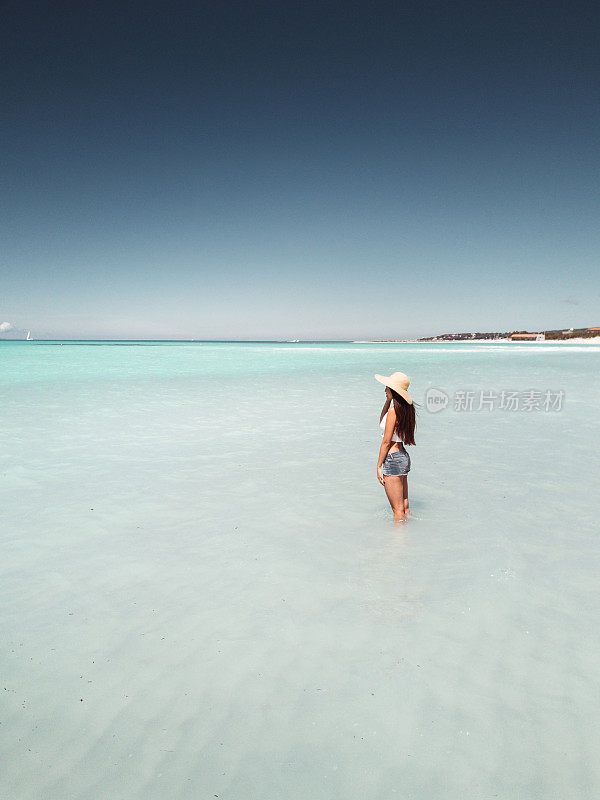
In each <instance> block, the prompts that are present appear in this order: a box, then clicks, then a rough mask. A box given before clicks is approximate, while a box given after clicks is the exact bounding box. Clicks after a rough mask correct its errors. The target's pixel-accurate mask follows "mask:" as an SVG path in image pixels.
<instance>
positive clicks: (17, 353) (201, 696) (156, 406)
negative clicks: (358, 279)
mask: <svg viewBox="0 0 600 800" xmlns="http://www.w3.org/2000/svg"><path fill="white" fill-rule="evenodd" d="M397 370H401V371H403V372H406V373H407V374H408V375H410V377H411V391H412V393H413V396H414V398H415V400H416V401H417V402H418V403H419V404H420V408H419V416H418V426H417V446H416V447H414V448H410V454H411V459H412V471H411V473H410V476H409V491H410V500H411V510H412V518H410V519H409V520H408V521H407V522H406V523H404V524H402V525H394V523H393V522H392V516H391V512H390V509H389V506H388V503H387V500H386V497H385V494H384V491H383V489H382V488H381V486H380V485H379V484H378V482H377V478H376V469H375V468H376V461H377V453H378V448H379V444H380V441H381V439H380V430H379V426H378V422H379V413H380V410H381V406H382V403H383V400H384V393H383V387H381V386H380V384H378V383H376V382H375V380H374V379H373V374H374V373H375V372H378V373H383V374H389V373H391V372H393V371H397ZM432 390H436V391H433V392H432ZM503 392H504V395H503V394H502V393H503ZM0 397H1V403H2V407H1V410H2V414H1V423H0V424H1V428H2V439H1V441H2V447H1V449H0V491H1V493H2V497H1V505H0V516H1V521H2V524H1V532H0V553H1V559H0V570H1V584H0V585H1V589H2V603H1V605H0V626H1V631H2V647H1V656H0V675H1V678H2V680H1V683H0V697H1V714H0V762H1V765H2V766H1V770H0V797H2V798H3V800H4V799H5V798H6V800H69V799H70V798H73V799H74V798H76V799H77V800H84V799H85V800H134V799H135V800H137V798H139V799H140V800H142V798H143V799H144V800H153V799H156V800H165V798H168V799H169V800H204V798H208V800H211V799H212V798H215V797H218V798H222V799H223V800H254V799H255V798H256V799H257V800H289V799H290V798H291V799H292V800H321V799H323V800H374V799H375V800H379V799H381V800H389V798H391V797H398V798H402V799H403V800H406V799H407V798H415V799H418V800H437V799H438V798H439V799H440V800H441V799H442V798H443V799H444V800H448V799H451V800H453V799H454V798H456V799H457V800H458V799H460V800H465V799H466V800H475V799H477V800H483V799H484V798H485V799H487V798H505V800H542V799H543V800H554V799H556V800H570V799H571V798H573V800H586V799H587V798H589V799H590V800H591V799H592V798H594V800H595V798H598V797H599V796H600V731H599V726H598V719H599V713H600V700H599V693H598V683H597V681H598V673H599V667H600V644H599V641H598V622H599V614H598V575H599V574H600V563H599V562H600V558H599V548H598V532H599V527H600V526H599V523H598V521H599V518H600V499H599V493H598V466H599V457H598V451H599V445H600V414H599V411H600V347H597V346H593V345H581V346H577V345H565V344H529V343H525V344H522V345H516V344H493V343H486V344H469V343H459V344H447V343H443V344H424V345H421V344H404V345H400V344H340V343H302V342H299V343H293V344H292V343H281V344H277V343H267V344H265V343H262V344H261V343H247V344H240V343H203V342H189V343H158V342H154V343H151V342H121V343H116V342H87V343H73V342H63V343H60V342H54V343H52V342H27V343H26V342H2V343H0ZM432 397H433V400H432V399H431V398H432ZM436 398H437V399H436ZM440 398H441V399H440ZM444 398H446V399H445V400H444ZM444 403H447V405H445V407H444Z"/></svg>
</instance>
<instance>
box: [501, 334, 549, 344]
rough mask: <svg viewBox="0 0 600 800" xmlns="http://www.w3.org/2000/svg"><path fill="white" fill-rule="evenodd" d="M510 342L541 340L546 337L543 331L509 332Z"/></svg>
mask: <svg viewBox="0 0 600 800" xmlns="http://www.w3.org/2000/svg"><path fill="white" fill-rule="evenodd" d="M509 338H510V340H511V341H512V342H543V341H544V339H545V338H546V335H545V334H544V333H511V335H510V337H509Z"/></svg>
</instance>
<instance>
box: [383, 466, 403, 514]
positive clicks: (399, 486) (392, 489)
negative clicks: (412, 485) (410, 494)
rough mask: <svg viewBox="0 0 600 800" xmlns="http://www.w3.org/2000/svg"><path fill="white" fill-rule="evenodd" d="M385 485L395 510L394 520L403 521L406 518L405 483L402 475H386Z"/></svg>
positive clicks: (388, 497)
mask: <svg viewBox="0 0 600 800" xmlns="http://www.w3.org/2000/svg"><path fill="white" fill-rule="evenodd" d="M404 480H405V479H404ZM383 487H384V489H385V493H386V494H387V499H388V500H389V501H390V505H391V507H392V511H393V512H394V522H402V520H403V519H404V483H403V478H402V476H401V475H398V476H396V475H386V476H385V477H384V483H383Z"/></svg>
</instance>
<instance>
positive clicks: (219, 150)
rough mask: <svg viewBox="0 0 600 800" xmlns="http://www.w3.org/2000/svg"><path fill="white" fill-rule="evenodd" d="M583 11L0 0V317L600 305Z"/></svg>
mask: <svg viewBox="0 0 600 800" xmlns="http://www.w3.org/2000/svg"><path fill="white" fill-rule="evenodd" d="M598 22H599V20H598V7H597V5H596V4H595V3H591V2H590V3H578V2H575V3H570V4H566V3H560V4H559V3H553V2H535V3H534V2H527V1H526V0H525V2H520V3H506V2H485V0H478V2H469V3H461V2H454V3H447V2H411V3H403V2H398V3H389V2H382V3H374V2H368V3H367V2H352V1H351V0H345V1H344V2H343V3H342V2H330V3H324V2H322V1H321V2H318V3H314V2H310V1H309V2H302V3H300V2H298V3H295V2H292V3H282V2H278V3H273V2H267V3H265V2H262V3H261V2H258V3H248V2H244V3H231V2H227V0H225V1H224V2H220V3H210V4H209V3H204V2H197V1H194V2H192V1H191V0H189V1H188V0H170V2H168V3H167V2H152V3H142V2H135V1H130V2H128V1H127V0H121V1H120V2H113V1H112V0H105V1H104V2H85V0H84V2H75V0H68V1H67V0H63V2H58V3H57V2H52V3H50V2H45V0H41V1H40V2H35V3H33V2H14V1H11V0H8V1H7V2H4V3H2V4H1V5H0V23H1V24H0V31H1V32H0V49H1V51H2V66H1V81H2V97H3V102H2V105H3V111H2V117H3V122H2V133H1V136H2V140H1V153H2V173H3V180H2V188H1V192H2V207H1V209H0V211H1V219H0V236H1V239H2V243H3V244H2V248H1V252H0V259H1V261H0V271H1V275H2V277H1V289H0V291H1V293H0V321H7V322H9V323H10V324H12V325H13V326H14V328H15V329H29V328H30V329H32V330H33V333H34V334H35V335H37V336H39V337H42V336H47V337H54V336H56V337H72V338H79V337H82V338H85V337H88V336H89V337H157V338H180V337H181V338H187V337H195V338H224V339H227V338H251V339H254V338H260V339H268V338H299V339H303V338H342V339H344V338H350V339H354V338H386V337H390V338H399V337H411V336H424V335H433V334H436V333H443V332H447V331H458V330H510V329H514V328H519V329H521V328H529V329H530V330H535V329H538V328H540V329H541V328H548V327H555V326H567V327H570V326H572V325H574V326H579V325H582V326H585V325H600V308H599V306H600V287H599V284H598V272H599V270H598V253H599V248H598V244H599V238H600V237H599V230H600V227H599V226H598V219H599V218H600V213H599V212H600V208H599V206H600V202H599V195H598V130H599V129H600V124H599V123H600V119H599V117H600V112H599V109H600V102H599V101H600V97H599V83H598V75H599V74H600V55H599V54H600V48H599V46H598V28H599V25H598ZM1 335H2V333H1V332H0V336H1Z"/></svg>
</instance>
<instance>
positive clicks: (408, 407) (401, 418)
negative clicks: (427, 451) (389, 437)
mask: <svg viewBox="0 0 600 800" xmlns="http://www.w3.org/2000/svg"><path fill="white" fill-rule="evenodd" d="M390 391H391V393H392V402H393V403H394V411H395V412H396V427H395V429H394V433H396V435H397V436H398V437H399V438H400V439H401V440H402V441H403V442H404V444H414V443H415V428H416V426H417V411H416V409H415V404H414V402H413V403H412V404H411V403H407V402H406V400H405V399H404V398H403V397H402V396H401V395H399V394H398V392H395V391H394V390H393V389H391V388H390Z"/></svg>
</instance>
